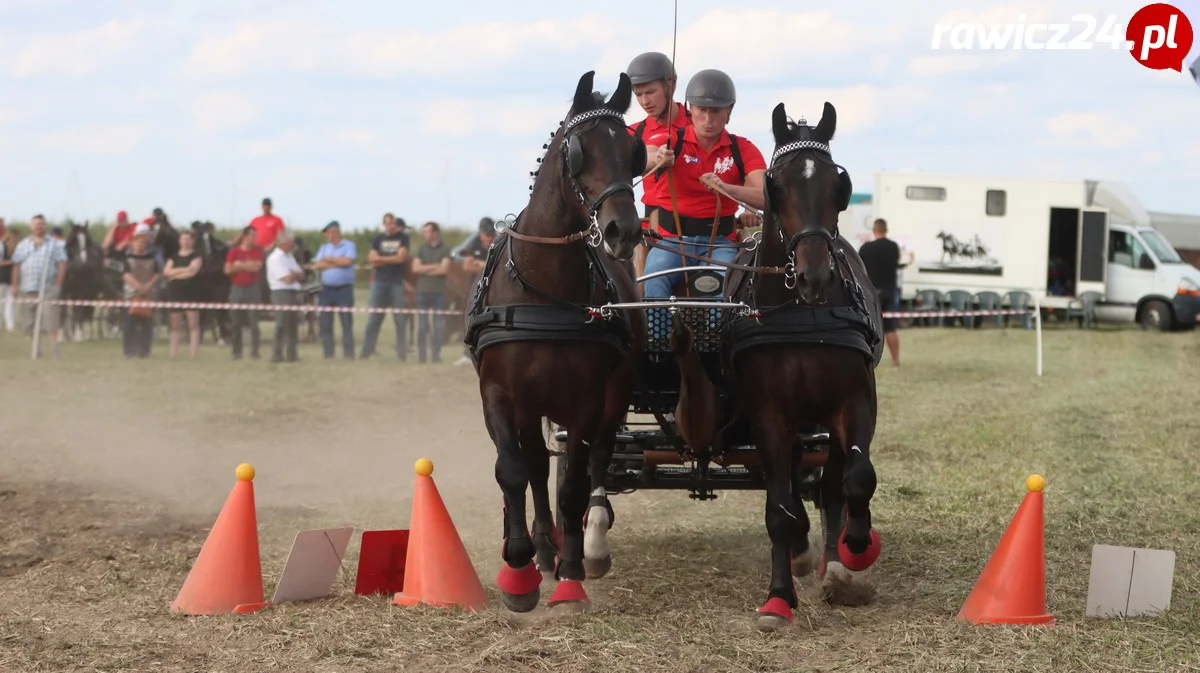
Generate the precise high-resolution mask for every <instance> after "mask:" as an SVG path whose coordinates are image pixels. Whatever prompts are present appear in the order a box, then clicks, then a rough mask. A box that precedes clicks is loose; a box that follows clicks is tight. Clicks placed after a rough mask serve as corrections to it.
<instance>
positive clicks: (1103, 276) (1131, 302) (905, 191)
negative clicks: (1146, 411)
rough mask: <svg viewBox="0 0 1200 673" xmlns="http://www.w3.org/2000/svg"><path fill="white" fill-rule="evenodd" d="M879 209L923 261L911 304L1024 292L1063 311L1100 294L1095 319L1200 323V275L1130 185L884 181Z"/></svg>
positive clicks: (892, 232)
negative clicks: (929, 298)
mask: <svg viewBox="0 0 1200 673" xmlns="http://www.w3.org/2000/svg"><path fill="white" fill-rule="evenodd" d="M872 201H873V206H874V208H875V214H876V215H877V216H878V217H881V218H883V219H884V220H886V221H887V223H888V235H889V237H890V238H892V239H893V240H895V241H896V242H897V243H898V244H900V245H901V247H902V248H905V249H907V250H909V251H912V253H913V254H914V259H913V262H912V263H911V264H909V265H908V266H907V267H906V268H905V269H904V272H903V283H902V297H903V298H904V299H912V298H913V297H914V296H915V295H916V294H917V293H918V292H920V291H922V290H939V291H941V292H943V293H945V292H948V291H950V290H965V291H967V292H971V293H976V292H983V291H993V292H996V293H998V294H1000V295H1004V294H1006V293H1008V292H1010V291H1013V290H1021V291H1024V292H1028V293H1029V294H1030V295H1032V296H1035V297H1036V298H1037V299H1038V301H1039V302H1040V303H1041V305H1042V306H1043V307H1046V308H1050V309H1065V308H1067V307H1068V306H1069V305H1072V303H1073V302H1075V300H1076V299H1077V298H1079V297H1081V296H1082V295H1083V294H1084V293H1085V292H1094V293H1098V295H1099V300H1098V301H1097V303H1096V312H1095V315H1096V318H1097V320H1102V321H1115V322H1131V321H1139V322H1142V323H1143V324H1145V325H1147V326H1151V327H1155V328H1157V329H1164V330H1165V329H1170V328H1172V327H1185V328H1191V327H1193V326H1195V324H1196V321H1197V318H1198V317H1200V316H1198V314H1200V270H1197V269H1196V268H1195V267H1193V266H1192V265H1190V264H1188V263H1187V262H1185V261H1184V260H1183V259H1182V258H1181V257H1180V255H1179V253H1178V252H1176V250H1175V249H1174V248H1173V247H1171V244H1170V243H1168V242H1167V241H1166V239H1165V238H1163V237H1162V236H1161V235H1160V234H1159V233H1158V232H1157V231H1155V230H1154V229H1153V228H1152V227H1151V226H1150V217H1149V215H1148V214H1147V212H1146V210H1145V209H1143V208H1142V206H1141V204H1140V203H1138V200H1137V198H1136V196H1135V195H1134V194H1133V192H1132V191H1131V190H1130V189H1129V188H1128V187H1126V186H1125V185H1123V184H1121V183H1113V182H1099V181H1095V180H1032V179H1011V178H981V177H973V176H964V175H946V174H933V173H916V172H881V173H877V174H876V176H875V193H874V195H873V199H872ZM1075 304H1076V305H1077V302H1075Z"/></svg>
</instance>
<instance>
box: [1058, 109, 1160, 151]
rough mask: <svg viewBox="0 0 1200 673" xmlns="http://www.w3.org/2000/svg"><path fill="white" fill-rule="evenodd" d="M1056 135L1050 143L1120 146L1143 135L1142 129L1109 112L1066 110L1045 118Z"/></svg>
mask: <svg viewBox="0 0 1200 673" xmlns="http://www.w3.org/2000/svg"><path fill="white" fill-rule="evenodd" d="M1046 130H1048V131H1049V132H1050V133H1051V135H1052V136H1053V137H1052V138H1051V139H1049V140H1048V141H1046V145H1047V146H1050V147H1060V148H1061V147H1078V148H1091V149H1106V150H1119V149H1124V148H1127V147H1129V146H1130V145H1132V144H1133V142H1134V141H1136V140H1138V139H1139V138H1141V135H1142V133H1141V131H1140V130H1139V129H1138V128H1137V127H1135V126H1132V125H1130V124H1127V123H1122V121H1121V120H1120V119H1118V118H1117V117H1116V115H1114V114H1113V113H1110V112H1063V113H1060V114H1059V115H1057V116H1056V117H1054V118H1052V119H1050V120H1049V121H1047V122H1046Z"/></svg>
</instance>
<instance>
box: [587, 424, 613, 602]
mask: <svg viewBox="0 0 1200 673" xmlns="http://www.w3.org/2000/svg"><path fill="white" fill-rule="evenodd" d="M616 443H617V426H615V425H610V426H608V427H606V428H604V430H602V431H601V432H600V436H599V438H597V440H596V444H595V445H594V446H593V447H592V451H591V454H590V456H589V459H588V473H589V475H590V479H591V493H590V495H589V497H588V502H587V510H586V511H585V512H584V514H583V569H584V573H585V574H586V575H587V578H588V579H589V580H593V579H600V578H601V577H604V576H605V575H607V574H608V571H609V570H611V569H612V547H611V546H610V545H609V543H608V531H609V530H611V529H612V526H613V523H614V522H615V521H616V513H615V512H614V511H613V508H612V503H611V502H609V501H608V489H607V488H605V486H604V475H605V473H606V472H608V463H609V461H610V460H611V459H612V452H613V448H614V447H615V446H616Z"/></svg>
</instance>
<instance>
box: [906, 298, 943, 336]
mask: <svg viewBox="0 0 1200 673" xmlns="http://www.w3.org/2000/svg"><path fill="white" fill-rule="evenodd" d="M942 303H943V300H942V293H941V292H939V291H937V290H921V291H920V292H917V296H916V297H914V298H913V306H912V310H913V311H915V312H917V313H925V312H929V313H933V312H937V311H941V310H942ZM920 320H924V321H925V322H924V323H922V324H924V325H925V326H926V327H928V326H929V325H931V324H932V325H938V326H940V325H941V324H942V318H941V317H935V318H920Z"/></svg>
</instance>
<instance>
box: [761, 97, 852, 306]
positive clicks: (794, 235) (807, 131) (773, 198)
mask: <svg viewBox="0 0 1200 673" xmlns="http://www.w3.org/2000/svg"><path fill="white" fill-rule="evenodd" d="M801 122H802V123H800V124H797V123H794V122H791V121H789V120H788V117H787V112H786V111H785V110H784V105H783V103H780V104H779V105H777V106H776V107H775V111H774V113H773V115H772V119H771V126H772V131H773V132H774V135H775V152H774V154H773V155H772V157H771V168H770V170H768V171H767V174H766V177H765V179H764V181H763V182H764V189H765V191H766V200H767V203H766V206H767V207H766V208H765V212H764V218H766V219H770V220H772V221H775V222H776V226H777V227H778V228H777V232H778V236H779V240H780V242H782V243H783V244H784V245H785V246H786V248H785V252H786V254H787V256H788V260H789V262H790V263H792V264H793V265H794V279H789V280H794V282H795V284H796V288H797V289H798V290H799V292H800V297H801V298H802V299H803V300H804V301H806V302H809V303H812V302H815V301H817V298H818V297H820V296H822V294H823V292H824V290H825V288H826V286H827V285H829V284H830V281H832V280H833V278H834V261H833V255H834V240H835V239H836V238H837V237H838V236H839V231H838V213H840V212H842V211H843V210H845V209H846V208H847V207H849V205H850V194H851V192H852V191H853V189H854V187H853V184H852V183H851V181H850V174H849V173H848V172H846V169H845V168H843V167H842V166H840V165H838V164H837V162H835V161H834V160H833V156H832V154H831V153H830V150H829V141H830V140H832V139H833V134H834V132H835V131H836V128H837V112H836V111H835V110H834V108H833V106H832V105H830V104H829V103H828V102H826V103H825V109H824V111H823V112H822V114H821V120H820V121H819V122H818V123H817V125H816V127H812V126H808V125H807V124H805V123H803V120H801ZM767 233H768V232H767V231H765V230H764V232H763V237H764V241H765V240H766V236H767Z"/></svg>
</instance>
